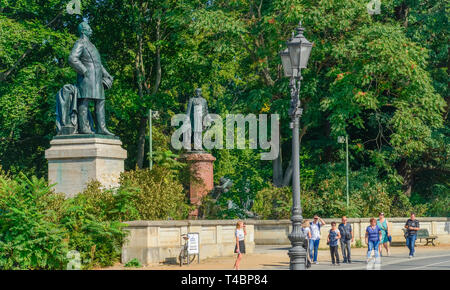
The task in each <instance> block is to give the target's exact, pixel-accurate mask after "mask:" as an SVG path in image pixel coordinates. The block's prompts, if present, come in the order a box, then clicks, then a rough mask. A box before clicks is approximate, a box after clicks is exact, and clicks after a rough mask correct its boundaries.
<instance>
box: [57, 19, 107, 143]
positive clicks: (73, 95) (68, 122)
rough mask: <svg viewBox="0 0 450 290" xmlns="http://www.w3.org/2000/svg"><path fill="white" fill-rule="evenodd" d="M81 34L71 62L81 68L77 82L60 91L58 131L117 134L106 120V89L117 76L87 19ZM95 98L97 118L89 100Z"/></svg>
mask: <svg viewBox="0 0 450 290" xmlns="http://www.w3.org/2000/svg"><path fill="white" fill-rule="evenodd" d="M78 32H79V34H80V38H79V39H78V40H77V41H76V42H75V45H74V47H73V48H72V52H71V53H70V56H69V64H70V66H71V67H72V68H73V69H74V70H75V71H76V72H77V74H78V75H77V84H76V86H74V85H65V86H64V87H63V88H62V89H61V90H60V91H59V92H58V94H57V100H56V115H57V116H56V122H57V128H58V135H72V134H94V126H93V124H94V123H95V127H96V133H97V134H103V135H114V134H112V133H111V132H109V131H108V129H107V128H106V122H105V93H104V89H110V88H111V86H112V82H113V77H112V76H111V75H110V74H109V73H108V72H107V71H106V70H105V68H104V67H103V65H102V62H101V58H100V54H99V52H98V50H97V48H96V47H95V46H94V45H93V44H92V43H91V41H90V39H89V38H90V36H91V35H92V29H91V27H90V26H89V24H88V23H87V22H82V23H80V25H79V26H78ZM90 100H92V101H94V102H95V118H92V116H91V113H90V111H89V101H90Z"/></svg>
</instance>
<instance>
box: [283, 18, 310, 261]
mask: <svg viewBox="0 0 450 290" xmlns="http://www.w3.org/2000/svg"><path fill="white" fill-rule="evenodd" d="M303 30H304V29H303V27H302V24H301V22H300V23H299V25H298V27H297V29H296V31H297V35H294V34H293V35H292V38H291V40H290V41H288V42H287V46H288V48H287V49H286V50H284V51H282V52H281V53H280V55H281V61H282V64H283V69H284V75H285V76H288V77H290V84H289V87H290V90H291V107H290V109H289V116H290V117H291V128H292V170H293V172H292V216H291V221H292V232H291V233H290V234H289V236H288V238H289V240H290V241H291V244H292V247H291V248H290V249H289V251H288V255H289V258H290V263H289V269H290V270H305V269H306V254H307V253H306V250H305V248H304V247H303V244H304V241H305V235H304V234H303V231H302V222H303V216H302V206H301V199H300V140H299V133H300V132H299V127H300V117H301V115H302V111H303V110H302V108H301V102H300V85H301V80H302V76H301V69H302V68H306V65H307V63H308V59H309V55H310V53H311V48H312V43H310V42H309V41H308V40H307V39H306V38H305V37H304V36H303Z"/></svg>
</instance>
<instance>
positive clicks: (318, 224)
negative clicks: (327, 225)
mask: <svg viewBox="0 0 450 290" xmlns="http://www.w3.org/2000/svg"><path fill="white" fill-rule="evenodd" d="M312 224H313V222H309V228H311V226H312ZM317 226H318V227H319V233H320V227H321V226H322V225H321V224H320V222H318V223H317Z"/></svg>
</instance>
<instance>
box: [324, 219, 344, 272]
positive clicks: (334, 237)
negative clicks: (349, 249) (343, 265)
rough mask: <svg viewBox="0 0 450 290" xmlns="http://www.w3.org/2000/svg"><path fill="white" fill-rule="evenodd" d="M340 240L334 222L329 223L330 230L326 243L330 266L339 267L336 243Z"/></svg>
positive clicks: (339, 234)
mask: <svg viewBox="0 0 450 290" xmlns="http://www.w3.org/2000/svg"><path fill="white" fill-rule="evenodd" d="M340 238H341V233H340V232H339V230H338V229H337V228H336V222H332V223H331V230H330V233H329V234H328V239H327V243H328V244H329V245H330V253H331V263H332V265H333V266H334V265H337V266H339V265H340V264H339V251H338V242H339V239H340Z"/></svg>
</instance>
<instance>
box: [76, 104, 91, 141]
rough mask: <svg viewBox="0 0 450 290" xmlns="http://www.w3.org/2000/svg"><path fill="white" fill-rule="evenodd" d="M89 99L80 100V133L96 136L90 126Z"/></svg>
mask: <svg viewBox="0 0 450 290" xmlns="http://www.w3.org/2000/svg"><path fill="white" fill-rule="evenodd" d="M88 110H89V99H80V100H79V105H78V133H79V134H94V132H93V131H92V130H91V126H90V124H89V118H88V113H89V111H88Z"/></svg>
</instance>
